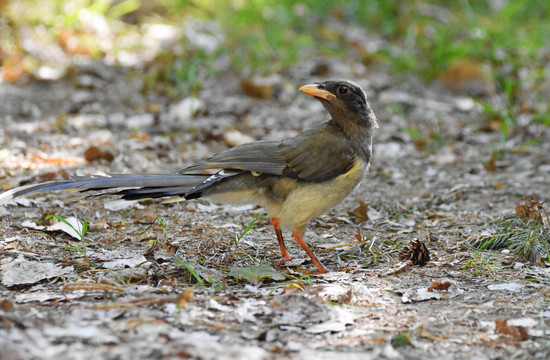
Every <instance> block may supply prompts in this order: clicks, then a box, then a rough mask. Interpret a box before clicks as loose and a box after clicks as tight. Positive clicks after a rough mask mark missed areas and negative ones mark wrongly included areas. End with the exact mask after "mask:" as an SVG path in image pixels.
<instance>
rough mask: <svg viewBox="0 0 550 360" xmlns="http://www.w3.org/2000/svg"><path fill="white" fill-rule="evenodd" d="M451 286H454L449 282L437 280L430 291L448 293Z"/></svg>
mask: <svg viewBox="0 0 550 360" xmlns="http://www.w3.org/2000/svg"><path fill="white" fill-rule="evenodd" d="M451 285H452V284H451V282H450V281H449V280H437V281H434V282H432V283H431V285H430V287H429V288H428V291H434V290H437V291H446V290H447V289H449V287H450V286H451Z"/></svg>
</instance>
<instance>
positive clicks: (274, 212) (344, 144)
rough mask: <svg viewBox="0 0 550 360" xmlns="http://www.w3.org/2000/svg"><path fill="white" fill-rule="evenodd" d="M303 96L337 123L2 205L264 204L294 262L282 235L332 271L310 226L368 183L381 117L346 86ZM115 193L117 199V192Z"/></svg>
mask: <svg viewBox="0 0 550 360" xmlns="http://www.w3.org/2000/svg"><path fill="white" fill-rule="evenodd" d="M300 90H301V91H302V92H304V93H306V94H308V95H311V96H314V97H315V98H317V99H318V100H319V101H321V103H322V104H323V106H324V107H325V108H326V110H328V112H329V113H330V115H331V119H330V120H327V121H324V122H320V123H318V124H316V125H314V126H312V127H310V128H308V129H306V130H304V131H302V132H301V133H299V134H298V135H296V136H294V137H292V138H288V139H278V140H258V141H253V142H250V143H246V144H242V145H239V146H235V147H233V148H230V149H227V150H224V151H221V152H220V153H218V154H216V155H213V156H212V157H210V158H209V159H207V160H205V161H203V162H200V163H198V164H195V165H192V166H189V167H187V168H185V169H183V170H181V171H179V172H178V173H177V174H169V175H166V174H151V175H126V174H124V175H109V176H90V177H74V178H72V179H71V180H65V181H51V182H45V183H40V184H34V185H26V186H22V187H18V188H15V189H12V190H9V191H6V192H4V193H3V194H0V204H4V203H6V202H8V201H10V200H11V199H13V198H17V197H20V196H25V195H30V194H34V193H38V192H44V191H55V190H68V189H73V190H78V191H81V192H88V191H94V190H96V191H99V190H107V192H103V193H101V195H106V194H110V195H119V196H120V197H121V198H122V199H127V200H138V199H146V198H164V197H181V198H184V199H185V200H190V199H196V198H201V197H208V198H210V199H213V200H214V201H218V202H221V203H228V204H250V203H252V204H260V205H262V206H264V207H265V208H266V209H267V212H268V214H269V215H270V216H271V217H272V219H271V221H272V224H273V227H274V229H275V234H276V235H277V240H278V242H279V246H280V248H281V255H282V260H280V261H278V262H276V264H277V265H280V264H282V263H284V262H285V261H287V260H289V259H290V258H291V257H290V254H289V253H288V251H287V249H286V247H285V243H284V240H283V235H282V232H281V228H291V229H292V234H293V236H294V239H295V240H296V242H297V243H298V244H299V245H300V247H301V248H302V249H303V250H304V251H305V252H306V253H307V254H308V255H309V257H310V258H311V260H312V261H313V263H314V264H315V266H316V267H317V270H316V271H314V272H312V273H316V274H321V273H325V272H326V269H325V268H324V267H323V265H322V264H321V263H320V262H319V260H318V259H317V257H316V256H315V255H314V254H313V252H312V251H311V250H310V249H309V247H308V246H307V244H306V242H305V241H304V233H305V230H306V226H307V223H308V222H309V221H310V220H311V219H314V218H315V217H317V216H319V215H321V214H322V213H323V212H325V211H326V210H327V209H329V208H332V207H334V206H335V205H337V204H338V203H340V202H341V201H342V200H343V199H344V198H345V197H346V196H347V195H348V194H349V193H350V192H351V191H352V190H353V189H354V188H355V187H356V186H357V185H358V184H359V182H360V181H361V179H362V178H363V176H364V174H365V172H366V171H367V169H368V167H369V163H370V159H371V154H372V136H373V129H374V128H377V127H378V124H377V122H376V116H375V115H374V112H373V111H372V109H371V108H370V106H369V103H368V101H367V96H366V94H365V92H364V91H363V89H361V87H360V86H359V85H357V84H356V83H354V82H352V81H347V80H337V81H322V82H316V83H313V84H310V85H305V86H302V87H301V88H300ZM110 190H112V191H110Z"/></svg>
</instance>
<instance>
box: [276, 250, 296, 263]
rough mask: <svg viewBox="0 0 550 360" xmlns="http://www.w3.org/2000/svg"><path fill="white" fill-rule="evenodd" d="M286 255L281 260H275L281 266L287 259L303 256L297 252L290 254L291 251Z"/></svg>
mask: <svg viewBox="0 0 550 360" xmlns="http://www.w3.org/2000/svg"><path fill="white" fill-rule="evenodd" d="M286 255H287V256H285V257H283V258H282V259H281V260H277V261H275V265H277V266H281V265H283V264H284V263H286V262H287V261H290V260H294V259H299V258H300V257H301V256H300V255H295V254H290V253H286Z"/></svg>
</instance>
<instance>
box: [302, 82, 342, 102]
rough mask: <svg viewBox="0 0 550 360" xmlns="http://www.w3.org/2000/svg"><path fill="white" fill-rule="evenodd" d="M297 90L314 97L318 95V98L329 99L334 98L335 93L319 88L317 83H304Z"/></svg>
mask: <svg viewBox="0 0 550 360" xmlns="http://www.w3.org/2000/svg"><path fill="white" fill-rule="evenodd" d="M299 90H300V91H301V92H303V93H304V94H308V95H311V96H315V97H320V98H323V99H325V100H330V99H334V98H336V95H334V94H333V93H331V92H330V91H327V90H323V89H320V88H319V85H317V84H309V85H304V86H302V87H301V88H300V89H299Z"/></svg>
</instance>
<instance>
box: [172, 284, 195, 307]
mask: <svg viewBox="0 0 550 360" xmlns="http://www.w3.org/2000/svg"><path fill="white" fill-rule="evenodd" d="M192 301H193V288H192V287H190V288H187V289H185V290H184V291H183V292H182V293H181V294H179V295H178V297H177V298H176V300H174V303H175V304H176V306H177V307H178V309H182V308H183V307H184V306H185V304H187V303H190V302H192Z"/></svg>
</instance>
